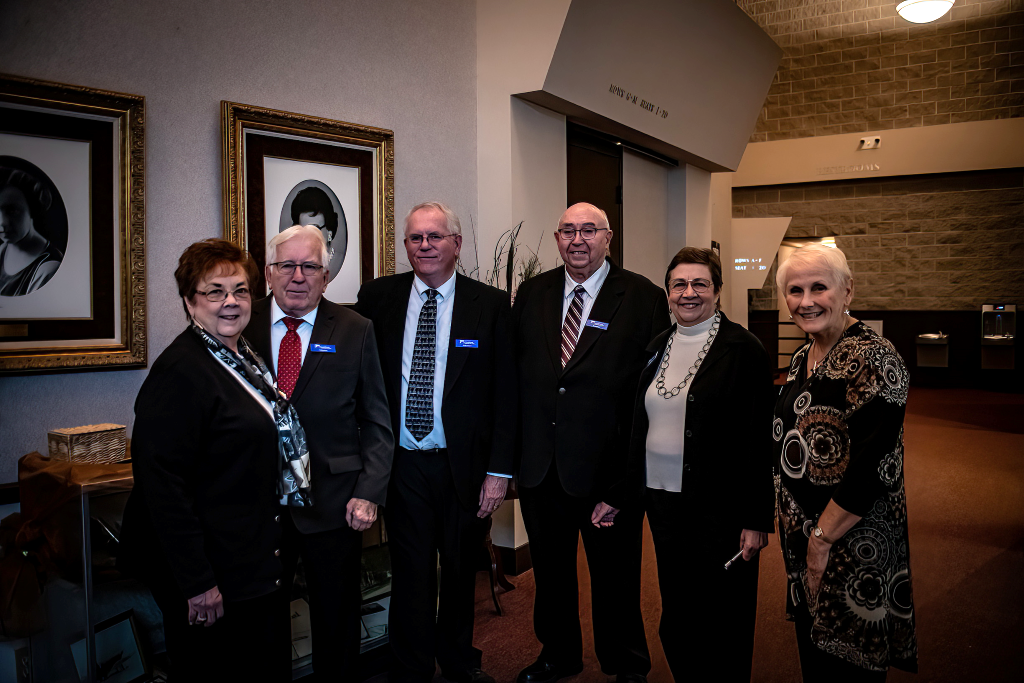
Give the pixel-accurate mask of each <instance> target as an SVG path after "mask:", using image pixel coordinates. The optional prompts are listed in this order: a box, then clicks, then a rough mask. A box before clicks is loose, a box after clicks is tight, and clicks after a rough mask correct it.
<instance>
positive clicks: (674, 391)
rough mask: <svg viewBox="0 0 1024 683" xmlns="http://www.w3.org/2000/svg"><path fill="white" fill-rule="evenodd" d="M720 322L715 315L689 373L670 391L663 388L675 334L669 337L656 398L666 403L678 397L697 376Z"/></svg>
mask: <svg viewBox="0 0 1024 683" xmlns="http://www.w3.org/2000/svg"><path fill="white" fill-rule="evenodd" d="M720 322H722V314H721V313H715V321H714V322H713V323H712V324H711V330H710V332H708V340H707V341H706V342H704V347H703V348H701V350H700V353H698V354H697V360H695V361H693V365H691V366H690V369H689V371H688V372H687V373H686V377H684V378H683V381H682V382H680V383H679V384H677V385H676V386H675V387H673V388H672V389H666V388H665V371H666V370H668V365H669V356H671V355H672V340H673V339H675V336H676V335H675V333H674V332H673V333H672V334H671V335H669V338H668V346H666V347H665V358H664V359H662V361H661V371H660V372H659V373H658V381H657V383H656V384H655V386H656V387H657V388H658V396H661V397H662V398H663V399H665V400H666V401H667V400H668V399H670V398H674V397H676V396H678V395H679V392H681V391H682V390H683V389H685V388H686V385H687V384H689V383H690V380H691V379H693V376H694V375H696V374H697V368H699V367H700V364H701V363H703V362H704V357H705V356H707V355H708V349H710V348H711V342H713V341H715V336H717V335H718V324H719V323H720Z"/></svg>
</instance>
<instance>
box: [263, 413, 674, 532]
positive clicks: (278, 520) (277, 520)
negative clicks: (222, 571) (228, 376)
mask: <svg viewBox="0 0 1024 683" xmlns="http://www.w3.org/2000/svg"><path fill="white" fill-rule="evenodd" d="M686 435H687V436H689V435H690V434H689V433H687V434H686ZM274 521H275V522H280V521H281V515H274Z"/></svg>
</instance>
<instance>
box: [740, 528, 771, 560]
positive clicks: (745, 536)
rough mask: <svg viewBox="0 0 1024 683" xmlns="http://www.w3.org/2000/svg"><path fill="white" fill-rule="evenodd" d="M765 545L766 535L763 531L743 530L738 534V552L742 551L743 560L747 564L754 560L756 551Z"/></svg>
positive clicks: (766, 542) (766, 541)
mask: <svg viewBox="0 0 1024 683" xmlns="http://www.w3.org/2000/svg"><path fill="white" fill-rule="evenodd" d="M767 545H768V534H766V533H765V532H763V531H752V530H750V529H744V530H743V531H741V532H740V550H742V551H743V559H744V560H746V561H747V562H750V561H751V560H752V559H754V557H755V556H757V553H758V551H759V550H761V548H764V547H765V546H767Z"/></svg>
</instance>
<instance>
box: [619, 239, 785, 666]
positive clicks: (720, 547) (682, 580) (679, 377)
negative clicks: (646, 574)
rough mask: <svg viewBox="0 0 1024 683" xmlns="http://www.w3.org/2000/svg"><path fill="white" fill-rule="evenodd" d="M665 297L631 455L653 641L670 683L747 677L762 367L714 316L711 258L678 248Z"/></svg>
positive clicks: (762, 465) (761, 539) (764, 510)
mask: <svg viewBox="0 0 1024 683" xmlns="http://www.w3.org/2000/svg"><path fill="white" fill-rule="evenodd" d="M665 290H666V292H667V294H668V303H669V308H671V310H672V314H673V316H674V317H675V320H676V325H675V327H673V328H671V329H669V330H668V331H666V332H664V333H663V334H661V335H660V336H658V337H656V338H655V339H654V341H653V342H651V345H650V346H649V347H648V351H649V352H650V354H651V357H650V361H649V362H648V365H647V367H646V368H645V369H644V372H643V374H642V375H641V377H640V389H639V391H638V394H637V400H636V412H635V415H634V423H633V438H632V442H631V447H630V455H631V457H630V461H631V462H632V463H635V467H636V469H637V470H639V468H640V467H641V466H643V465H645V477H644V478H645V481H646V491H645V494H644V500H645V505H646V508H647V519H648V522H649V523H650V527H651V533H652V534H653V536H654V548H655V552H656V554H657V557H658V581H659V584H660V586H661V607H662V616H661V626H660V629H659V634H660V635H661V642H662V645H663V646H664V648H665V656H666V658H667V659H668V663H669V666H670V667H671V669H672V674H673V676H674V677H675V679H676V680H677V681H684V680H706V679H710V677H713V678H714V680H720V681H740V680H742V681H749V680H750V668H751V655H752V653H753V649H754V618H755V614H756V611H757V573H758V563H757V559H758V554H757V553H758V551H759V550H760V549H761V548H763V547H765V546H766V545H767V544H768V536H767V535H768V533H771V532H772V531H773V529H774V523H773V514H774V502H773V485H772V463H771V454H772V449H771V437H770V436H769V435H770V434H771V424H772V376H771V368H770V365H769V361H768V355H767V353H766V352H765V350H764V347H763V346H761V343H760V342H759V341H758V340H757V339H756V338H755V337H754V336H753V335H752V334H750V333H749V332H747V331H746V330H745V329H743V328H742V327H741V326H739V325H737V324H736V323H734V322H731V321H730V320H729V319H728V318H726V317H725V314H724V313H722V312H721V308H720V305H719V298H720V295H721V290H722V266H721V262H720V261H719V259H718V256H717V255H715V253H714V252H713V251H711V250H710V249H698V248H695V247H686V248H684V249H682V250H681V251H680V252H679V253H678V254H676V255H675V257H674V258H673V259H672V261H671V263H669V266H668V271H667V273H666V274H665ZM634 474H635V475H637V476H636V479H637V480H638V479H639V475H638V472H634ZM737 555H738V557H734V556H737ZM730 559H732V560H733V561H732V563H731V564H730V566H729V568H728V569H727V568H726V567H725V564H726V562H728V561H729V560H730ZM711 653H723V656H721V657H717V658H715V659H714V660H712V659H711V657H710V655H711Z"/></svg>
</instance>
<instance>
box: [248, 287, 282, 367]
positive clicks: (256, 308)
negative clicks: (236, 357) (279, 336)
mask: <svg viewBox="0 0 1024 683" xmlns="http://www.w3.org/2000/svg"><path fill="white" fill-rule="evenodd" d="M272 323H273V321H271V319H270V297H269V296H268V297H266V298H264V299H260V300H259V301H257V302H255V303H253V305H252V317H251V318H250V319H249V324H248V325H247V326H246V328H245V333H244V334H243V335H242V336H244V337H245V340H246V341H247V342H249V346H251V347H252V350H253V351H255V352H256V353H257V354H259V357H260V358H262V359H263V362H264V363H266V364H267V367H268V368H270V373H271V374H272V375H274V377H277V368H275V367H274V354H273V352H272V351H273V350H272V349H271V348H270V326H271V324H272Z"/></svg>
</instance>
